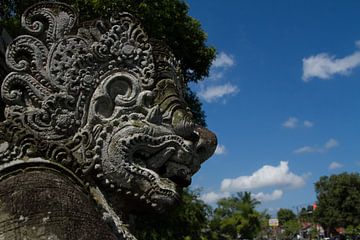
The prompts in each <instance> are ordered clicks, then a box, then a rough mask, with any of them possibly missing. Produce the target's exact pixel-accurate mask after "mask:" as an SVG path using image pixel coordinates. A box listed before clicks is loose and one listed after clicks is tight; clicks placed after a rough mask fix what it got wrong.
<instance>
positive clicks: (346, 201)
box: [313, 172, 360, 233]
mask: <svg viewBox="0 0 360 240" xmlns="http://www.w3.org/2000/svg"><path fill="white" fill-rule="evenodd" d="M315 191H316V196H317V202H318V203H317V208H316V209H315V210H314V212H313V215H314V218H315V221H316V222H318V223H320V224H321V225H322V226H323V227H324V229H325V230H326V231H327V233H330V232H334V231H335V228H336V227H345V228H346V227H349V226H350V225H352V226H358V225H360V175H359V173H346V172H345V173H342V174H339V175H331V176H323V177H321V178H320V180H319V181H318V182H316V183H315Z"/></svg>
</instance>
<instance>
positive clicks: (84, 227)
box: [0, 162, 119, 240]
mask: <svg viewBox="0 0 360 240" xmlns="http://www.w3.org/2000/svg"><path fill="white" fill-rule="evenodd" d="M24 167H25V169H21V168H20V167H17V168H16V170H14V171H11V172H8V173H5V172H3V173H2V177H1V181H0V203H1V205H0V219H1V224H0V236H1V238H0V239H28V240H39V239H46V240H47V239H54V240H55V239H73V240H80V239H83V240H87V239H97V240H115V239H119V238H118V237H117V236H115V234H114V233H113V232H112V229H111V228H110V227H109V226H108V225H107V224H106V223H105V222H104V221H103V219H102V216H101V214H100V213H99V212H98V210H97V209H96V205H95V204H94V201H93V200H92V199H91V198H90V196H89V195H88V194H87V193H86V192H85V191H84V188H83V187H81V182H79V181H77V180H76V179H75V178H74V177H71V175H70V174H66V172H65V171H64V170H63V171H61V169H59V168H58V169H56V168H55V167H54V166H51V165H49V166H41V164H40V163H39V162H38V163H36V164H34V166H31V167H30V166H28V165H24Z"/></svg>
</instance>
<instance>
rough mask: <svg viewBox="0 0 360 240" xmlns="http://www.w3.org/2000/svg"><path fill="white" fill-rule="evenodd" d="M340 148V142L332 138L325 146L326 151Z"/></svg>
mask: <svg viewBox="0 0 360 240" xmlns="http://www.w3.org/2000/svg"><path fill="white" fill-rule="evenodd" d="M337 146H339V142H338V141H337V140H336V139H333V138H330V139H329V140H328V141H327V142H326V143H325V145H324V148H325V149H332V148H335V147H337Z"/></svg>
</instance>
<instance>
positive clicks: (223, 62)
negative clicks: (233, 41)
mask: <svg viewBox="0 0 360 240" xmlns="http://www.w3.org/2000/svg"><path fill="white" fill-rule="evenodd" d="M234 64H235V60H234V57H233V56H231V55H229V54H227V53H225V52H220V53H219V54H218V55H217V56H216V58H215V60H214V61H213V63H212V66H213V67H215V68H219V67H231V66H233V65H234Z"/></svg>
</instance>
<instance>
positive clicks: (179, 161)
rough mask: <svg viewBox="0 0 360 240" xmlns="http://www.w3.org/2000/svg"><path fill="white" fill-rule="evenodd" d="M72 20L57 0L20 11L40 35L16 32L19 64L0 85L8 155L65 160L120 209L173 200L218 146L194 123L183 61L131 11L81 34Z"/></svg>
mask: <svg viewBox="0 0 360 240" xmlns="http://www.w3.org/2000/svg"><path fill="white" fill-rule="evenodd" d="M44 19H46V21H47V23H46V24H43V23H41V22H39V21H38V20H44ZM75 23H76V14H75V13H74V11H73V9H72V8H71V7H69V6H68V5H65V4H60V3H40V4H37V5H34V6H32V7H31V8H29V9H28V10H27V11H26V12H25V13H24V15H23V17H22V24H23V26H24V28H25V29H26V30H27V31H28V32H29V33H30V35H34V36H36V37H33V36H30V35H23V36H20V37H18V38H16V39H15V40H14V42H13V43H12V44H11V45H10V46H9V48H8V51H7V54H6V61H7V63H8V65H9V67H10V68H11V69H12V70H13V72H12V73H10V74H9V75H8V76H7V77H6V78H5V79H4V82H3V85H2V88H1V90H2V96H3V98H4V100H5V101H6V102H7V109H6V111H7V120H6V122H5V123H4V124H3V126H2V128H3V131H4V133H3V135H4V138H5V139H6V140H7V141H8V142H9V149H8V150H7V153H6V154H8V155H6V154H4V155H3V159H4V160H3V161H11V159H12V158H14V156H15V157H16V158H23V157H24V156H41V157H43V158H45V159H47V160H49V161H54V162H57V163H60V164H61V165H62V166H64V167H66V168H68V169H70V170H72V171H73V172H74V173H75V174H76V175H78V176H79V177H80V178H81V179H83V180H84V181H85V182H88V183H89V185H90V186H92V185H95V186H96V187H98V188H99V189H100V190H101V191H102V192H104V193H105V195H106V196H107V197H108V200H109V201H111V203H112V205H113V206H115V207H116V206H117V205H118V206H119V207H121V205H122V204H126V206H127V207H128V206H130V205H133V206H134V207H136V208H137V209H141V208H145V209H146V208H148V207H149V206H151V207H152V208H155V209H157V210H163V209H165V208H166V207H168V206H171V205H173V204H174V203H175V202H176V201H177V199H178V198H179V194H178V193H179V189H181V188H182V187H186V186H188V185H189V184H190V183H191V176H192V175H193V174H194V173H196V172H197V171H198V170H199V168H200V164H201V163H202V162H204V161H205V160H206V159H208V158H209V157H210V156H211V155H212V154H213V152H214V151H215V148H216V144H217V143H216V137H215V135H214V134H213V133H211V132H210V131H209V130H207V129H206V128H203V127H200V126H198V125H196V124H195V123H194V122H193V119H192V116H191V113H190V111H189V109H188V108H187V104H186V103H185V101H184V96H183V92H184V89H185V83H184V81H183V78H182V74H181V71H180V70H179V63H178V62H177V61H176V60H175V58H174V56H173V55H172V53H171V52H170V50H169V49H167V48H166V47H164V46H163V45H161V44H160V43H159V42H156V41H152V42H151V41H149V40H148V37H147V36H146V34H145V32H144V31H143V29H142V28H141V26H140V25H139V23H138V22H137V21H136V20H135V19H134V18H133V17H132V16H131V15H130V14H127V13H123V14H119V16H118V17H116V18H112V19H111V20H110V22H104V21H96V22H93V23H91V24H90V23H88V24H83V26H82V27H80V28H78V29H77V33H76V34H74V32H75V31H74V29H73V28H74V26H75ZM44 26H47V27H48V28H47V29H45V28H44ZM70 32H72V34H68V33H70ZM14 136H15V137H14ZM14 152H15V153H16V154H15V155H14V154H13V153H14ZM11 154H12V155H11ZM124 202H125V203H124Z"/></svg>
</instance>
